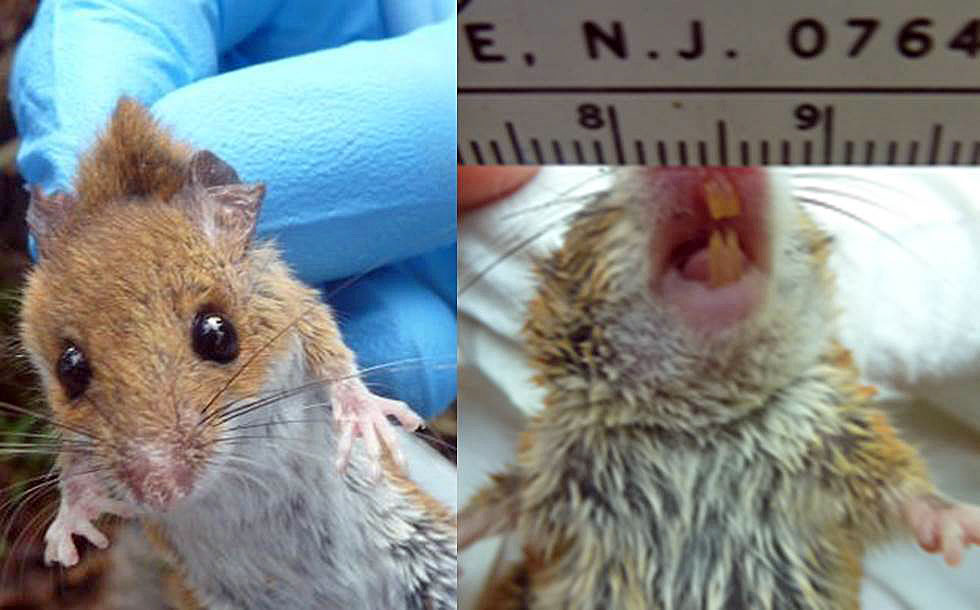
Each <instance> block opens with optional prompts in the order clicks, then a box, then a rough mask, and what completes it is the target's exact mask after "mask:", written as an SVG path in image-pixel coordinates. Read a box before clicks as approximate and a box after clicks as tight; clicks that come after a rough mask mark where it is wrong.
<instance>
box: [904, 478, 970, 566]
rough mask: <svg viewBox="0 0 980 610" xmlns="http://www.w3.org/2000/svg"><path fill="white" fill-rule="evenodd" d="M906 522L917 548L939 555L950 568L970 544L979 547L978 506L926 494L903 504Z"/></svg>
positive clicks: (956, 562) (961, 556)
mask: <svg viewBox="0 0 980 610" xmlns="http://www.w3.org/2000/svg"><path fill="white" fill-rule="evenodd" d="M905 519H906V521H907V522H908V524H909V527H911V528H912V531H913V532H914V533H915V537H916V539H917V540H918V542H919V545H920V546H922V548H923V549H925V550H927V551H929V552H930V553H942V554H943V558H944V559H945V560H946V563H947V564H949V565H951V566H952V565H956V564H958V563H959V562H960V561H961V560H962V559H963V551H964V550H965V549H966V548H967V547H969V546H970V545H971V544H972V545H980V507H977V506H973V505H971V504H963V503H960V502H951V501H949V500H946V499H944V498H941V497H939V496H937V495H935V494H927V495H923V496H917V497H915V498H912V499H911V500H909V501H908V502H907V503H906V505H905Z"/></svg>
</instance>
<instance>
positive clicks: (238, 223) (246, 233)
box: [181, 150, 265, 256]
mask: <svg viewBox="0 0 980 610" xmlns="http://www.w3.org/2000/svg"><path fill="white" fill-rule="evenodd" d="M187 186H188V189H187V194H186V195H185V196H184V197H182V198H181V199H182V200H183V201H184V204H185V206H186V207H188V209H189V211H190V212H191V214H192V216H194V217H195V218H196V219H197V220H198V222H199V224H200V226H201V228H202V229H204V232H205V234H207V235H208V237H209V238H210V239H211V241H212V242H213V243H215V244H216V245H217V244H220V245H222V246H223V247H229V246H230V247H231V248H233V249H234V250H235V251H234V254H235V255H236V256H240V255H241V254H244V252H245V248H246V247H247V246H248V244H249V242H251V240H252V237H253V236H254V235H255V225H256V223H257V222H258V217H259V210H260V208H261V206H262V200H263V198H264V197H265V185H264V184H243V183H242V182H241V181H240V180H239V178H238V173H237V172H235V170H234V168H232V167H231V166H230V165H228V164H227V163H225V162H224V161H222V160H221V159H220V158H219V157H218V156H217V155H216V154H214V153H213V152H211V151H209V150H201V151H198V152H196V153H194V155H193V156H192V157H191V159H190V163H189V165H188V185H187Z"/></svg>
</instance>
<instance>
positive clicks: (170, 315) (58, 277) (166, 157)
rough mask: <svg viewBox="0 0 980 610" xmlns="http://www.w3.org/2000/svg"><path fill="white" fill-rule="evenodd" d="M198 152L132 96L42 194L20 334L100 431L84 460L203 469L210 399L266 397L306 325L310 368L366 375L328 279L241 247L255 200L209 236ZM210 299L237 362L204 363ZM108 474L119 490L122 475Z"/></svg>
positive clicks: (78, 418)
mask: <svg viewBox="0 0 980 610" xmlns="http://www.w3.org/2000/svg"><path fill="white" fill-rule="evenodd" d="M190 159H191V157H190V152H189V149H188V147H186V146H184V145H183V144H180V143H178V142H175V141H174V140H172V139H171V138H170V136H169V135H168V134H167V133H166V132H165V131H164V130H162V129H161V128H160V127H158V126H157V125H156V124H155V123H154V122H153V120H152V119H151V118H150V116H149V114H148V112H147V111H146V110H145V109H143V108H142V107H141V106H139V104H138V103H136V102H134V101H132V100H122V101H120V103H119V106H118V107H117V109H116V111H115V114H114V115H113V118H112V121H111V123H110V125H109V128H108V130H107V131H106V132H105V134H103V135H102V136H101V137H100V139H99V142H98V143H97V145H96V146H95V148H94V149H93V150H92V151H91V152H89V153H88V154H87V155H85V157H84V158H83V159H82V161H81V165H80V167H79V175H78V179H77V181H76V195H74V196H72V195H64V194H58V195H53V196H51V197H44V196H43V195H41V194H40V193H35V202H34V206H35V209H34V214H33V215H32V227H33V229H34V230H35V233H36V234H37V236H38V240H39V245H40V249H41V253H42V260H41V263H40V264H39V265H38V266H36V267H35V269H34V270H33V272H32V273H31V274H30V277H29V280H28V283H27V288H26V294H25V299H24V307H23V314H22V316H23V317H22V325H21V330H22V335H23V340H24V344H25V346H26V347H27V349H28V351H29V352H30V353H31V354H32V356H33V357H34V360H35V365H36V366H37V368H38V369H39V370H40V372H41V377H42V381H43V382H44V386H45V390H46V394H47V399H48V402H49V404H50V405H51V408H52V410H53V412H54V415H55V418H56V420H57V421H58V422H61V423H63V424H64V425H65V426H66V427H67V428H68V429H71V430H76V431H79V432H81V433H84V434H85V435H87V436H90V437H92V438H97V439H99V442H98V443H96V444H95V447H94V449H93V450H92V452H91V454H89V455H86V456H85V459H86V460H89V461H91V462H92V463H94V464H96V465H97V466H99V467H102V468H108V469H111V470H112V471H113V472H118V471H125V468H126V467H127V464H129V463H130V461H131V460H132V456H134V455H137V454H138V453H139V450H140V449H141V448H142V447H144V446H146V445H148V444H153V445H155V446H159V447H163V448H165V450H167V451H170V452H171V454H172V459H173V460H174V462H175V463H177V464H179V465H180V466H181V467H183V468H185V469H186V470H187V471H188V472H190V473H192V475H194V476H196V475H198V474H200V473H201V472H202V471H203V469H204V468H205V463H206V462H207V460H208V458H209V457H210V456H211V454H212V451H213V450H212V449H211V445H212V443H213V442H214V441H215V439H216V438H217V436H218V435H219V434H220V433H221V429H220V426H219V425H216V424H215V423H214V422H212V424H211V425H207V426H201V425H199V424H198V422H199V420H200V413H201V412H202V410H203V409H205V407H206V406H207V405H209V403H211V402H212V401H213V400H214V399H215V397H216V392H217V391H218V390H219V389H220V388H223V387H225V386H227V388H226V390H225V391H224V393H223V394H222V396H221V398H220V399H219V400H217V401H216V402H214V404H212V405H211V406H210V407H208V412H214V411H215V410H217V409H219V408H221V407H222V405H224V404H227V403H228V402H230V401H231V400H234V399H238V398H245V397H253V396H256V395H257V394H258V393H259V392H260V391H261V390H262V388H263V385H264V384H265V383H266V375H267V371H269V370H270V367H271V366H272V363H273V362H276V361H277V359H279V358H281V357H282V354H284V353H286V352H287V351H288V350H289V349H291V346H292V345H294V344H295V343H294V342H295V340H296V338H297V337H299V338H300V339H301V344H302V347H303V355H304V360H305V362H306V364H307V366H308V367H309V370H310V373H311V375H312V377H314V378H318V379H325V380H329V379H337V378H343V377H347V376H353V375H356V373H357V369H356V365H355V363H354V355H353V354H352V352H351V351H350V350H349V349H348V348H347V347H346V346H345V345H344V343H343V341H342V338H341V336H340V332H339V329H338V327H337V324H336V322H335V321H334V319H333V316H332V315H331V311H330V309H329V307H328V306H326V305H325V304H324V303H323V302H322V301H321V300H320V298H319V295H318V294H317V292H316V291H315V290H313V289H312V288H309V287H307V286H305V285H304V284H302V283H301V282H300V281H298V280H297V279H295V278H294V277H293V276H292V275H291V274H290V272H289V270H288V269H287V267H286V266H285V264H284V263H283V262H282V260H281V259H280V258H279V256H278V253H277V252H276V250H275V249H274V248H272V247H270V246H263V245H258V246H253V247H250V248H248V249H247V250H246V249H244V248H245V247H246V246H248V243H247V238H250V237H251V227H248V226H245V224H247V223H248V222H253V223H254V211H255V210H254V209H250V210H241V211H243V212H245V213H250V214H252V216H251V217H250V218H249V217H246V218H245V219H244V222H245V224H243V223H235V222H224V221H225V220H227V219H226V218H219V219H218V221H219V222H216V223H214V226H215V227H217V228H216V229H215V230H214V233H213V234H212V235H208V234H207V232H206V231H202V230H201V228H200V220H201V219H200V218H199V216H197V215H200V214H201V213H205V214H207V213H209V212H208V208H207V207H206V206H205V207H204V208H203V209H204V212H201V211H200V210H201V209H202V208H201V206H198V205H197V203H199V198H200V197H204V196H206V194H205V193H204V191H203V187H206V186H210V185H208V184H204V185H200V184H194V183H193V180H192V173H193V172H192V171H191V170H190V169H189V167H188V162H189V161H190ZM229 169H230V168H229ZM258 192H259V196H261V191H260V190H259V191H258ZM222 194H224V192H223V193H222ZM230 209H231V213H236V211H237V210H236V209H235V208H230ZM243 237H245V239H244V240H243ZM202 310H207V311H217V312H220V313H222V314H225V315H226V316H227V317H228V318H229V319H231V320H233V321H234V325H235V328H236V329H237V334H238V338H239V345H240V355H239V357H238V359H237V360H236V361H235V362H234V363H230V364H228V365H220V364H217V363H208V364H206V365H204V366H202V365H201V361H200V359H199V357H198V356H197V355H196V354H195V353H194V351H193V348H192V346H191V344H190V343H191V342H190V341H189V337H190V332H191V328H190V320H193V319H194V316H195V315H196V313H197V312H199V311H202ZM287 329H292V330H291V331H290V332H284V331H285V330H287ZM67 342H71V343H73V344H75V345H76V346H78V347H79V348H80V349H81V350H82V351H83V352H84V353H85V354H86V356H87V358H88V361H89V363H90V366H91V369H92V378H91V383H90V385H89V387H88V388H87V390H86V391H85V392H84V394H83V395H82V396H81V397H80V398H76V399H75V400H69V398H68V397H67V395H66V393H65V391H64V389H63V388H62V386H61V384H60V383H59V382H58V380H57V372H56V366H57V362H58V359H59V357H60V355H61V353H62V351H63V350H64V349H65V346H66V345H67ZM246 363H247V365H246ZM240 367H242V368H241V373H240V374H237V372H238V371H239V369H240ZM233 373H236V374H237V376H236V377H234V378H232V376H231V375H232V374H233ZM66 459H71V460H75V459H81V458H78V457H76V456H68V457H67V458H66ZM385 469H386V472H387V473H388V477H389V480H390V482H391V484H392V486H393V487H394V488H395V489H396V490H398V491H399V492H400V493H401V494H402V496H403V498H404V499H405V500H406V501H407V502H410V503H412V504H413V505H414V506H417V507H418V509H419V513H421V514H422V515H424V516H425V518H426V519H427V520H429V521H431V522H432V523H433V524H435V526H436V527H438V528H441V529H443V530H444V531H446V532H452V533H453V535H454V533H455V523H454V520H453V519H452V518H451V515H450V514H449V513H448V511H446V509H445V508H444V507H442V506H441V505H440V504H439V503H438V502H436V501H435V500H433V499H431V498H430V497H429V496H428V495H427V494H425V493H424V492H422V491H421V490H420V489H419V488H418V487H417V486H416V485H414V483H411V482H410V481H408V479H407V478H405V477H404V475H403V473H402V472H401V470H400V469H399V468H398V467H397V466H396V465H394V464H393V463H392V462H391V460H388V461H387V463H386V464H385ZM110 486H115V487H116V489H115V490H114V491H119V489H118V488H119V487H121V486H120V485H119V484H118V481H111V482H110ZM147 533H148V535H149V536H150V538H151V539H152V540H154V541H155V543H156V544H157V545H158V546H159V547H160V549H161V550H162V551H163V554H164V555H165V556H169V558H170V563H171V564H172V565H173V567H174V568H173V572H172V574H171V577H170V585H169V587H168V588H169V590H170V591H171V593H172V594H173V596H174V598H173V600H172V601H173V603H175V604H177V606H178V607H179V608H199V607H200V605H199V604H198V602H197V601H196V600H195V596H194V593H193V591H191V589H190V588H189V586H188V585H187V584H186V582H185V579H184V578H182V576H183V571H184V570H183V567H182V566H181V561H180V558H179V557H178V556H177V553H176V552H175V551H174V549H173V548H172V546H171V545H170V544H169V542H168V541H167V539H166V536H165V535H164V533H163V531H162V530H161V529H160V528H157V527H154V526H153V525H152V524H151V525H148V527H147Z"/></svg>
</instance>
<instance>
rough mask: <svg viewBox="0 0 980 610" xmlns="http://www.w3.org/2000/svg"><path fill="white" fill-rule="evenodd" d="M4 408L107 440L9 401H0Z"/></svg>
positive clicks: (98, 439)
mask: <svg viewBox="0 0 980 610" xmlns="http://www.w3.org/2000/svg"><path fill="white" fill-rule="evenodd" d="M4 409H6V410H8V411H13V412H14V413H19V414H20V415H27V416H29V417H33V418H36V419H39V420H41V421H43V422H45V423H47V424H50V425H52V426H55V427H57V428H64V429H65V430H68V431H70V432H74V433H75V434H80V435H82V436H84V437H87V438H90V439H93V440H97V441H101V442H107V441H106V440H105V439H103V438H101V437H99V436H98V435H96V434H95V433H94V432H91V431H89V430H85V429H83V428H81V427H78V426H69V425H68V424H63V423H61V422H58V421H56V420H55V419H54V418H53V417H49V416H47V415H43V414H41V413H37V412H35V411H32V410H30V409H25V408H24V407H19V406H17V405H15V404H11V403H9V402H3V401H0V410H4Z"/></svg>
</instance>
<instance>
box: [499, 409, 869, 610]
mask: <svg viewBox="0 0 980 610" xmlns="http://www.w3.org/2000/svg"><path fill="white" fill-rule="evenodd" d="M767 415H768V414H765V413H762V414H758V415H756V416H754V417H750V418H749V420H748V421H746V422H743V423H741V424H740V425H729V427H727V428H719V429H716V430H711V429H706V430H704V431H703V433H704V434H705V435H706V437H705V438H701V439H697V438H694V437H692V436H691V435H690V434H689V433H686V432H685V433H683V434H681V433H678V432H676V431H667V430H664V429H660V428H655V427H648V426H624V427H619V428H612V429H609V428H606V429H604V428H599V427H584V428H582V429H580V430H579V431H577V432H572V433H571V434H569V433H567V431H566V433H565V434H563V435H552V434H553V433H552V432H548V433H546V434H547V435H548V436H550V441H551V442H550V443H549V442H548V441H545V443H543V444H544V445H549V444H550V445H551V446H550V451H549V450H548V449H545V450H543V452H537V451H533V452H525V453H524V454H523V456H524V457H525V458H530V459H532V460H538V459H546V458H545V457H544V456H545V455H547V454H549V453H550V455H551V458H547V459H548V461H549V463H550V466H548V467H546V468H544V467H542V466H543V464H541V463H540V462H539V463H536V464H529V463H528V462H524V464H523V466H524V467H525V468H524V473H525V476H526V477H527V478H526V481H525V483H526V485H525V493H524V494H523V497H522V500H521V501H522V511H521V517H520V523H519V530H520V531H521V535H522V539H523V540H524V542H525V543H526V544H527V545H528V547H529V548H530V549H532V550H531V551H530V552H529V553H528V558H529V561H528V563H527V567H528V571H529V582H531V583H532V584H531V586H530V587H529V595H528V597H527V598H526V600H525V601H526V604H527V605H526V607H527V608H558V607H563V608H569V607H572V608H583V609H584V608H605V607H608V608H656V609H662V610H689V609H690V610H693V609H708V610H714V609H717V610H739V609H745V610H748V609H750V608H751V609H756V608H772V609H780V610H782V609H800V610H809V609H824V608H826V609H831V608H833V609H839V608H847V607H851V605H850V603H851V602H850V601H848V600H853V603H855V604H856V599H857V598H856V593H857V583H858V579H859V574H860V567H859V563H858V562H859V557H860V543H858V542H855V541H854V540H855V539H853V538H850V537H848V535H847V527H846V525H845V520H844V519H843V518H842V516H841V514H840V513H839V511H838V510H837V508H836V507H835V503H834V498H833V492H832V491H831V490H832V486H831V485H828V484H827V481H826V480H825V479H824V477H825V474H826V473H825V472H823V471H822V470H821V468H820V466H819V460H816V459H814V458H815V456H816V454H815V452H818V451H820V450H821V449H820V448H821V447H822V446H824V445H826V444H828V443H834V442H836V440H835V438H834V436H833V433H832V430H833V428H834V426H833V425H829V426H828V425H827V423H826V422H823V425H822V426H820V427H817V426H811V425H808V424H807V423H806V422H805V421H804V423H803V425H799V424H797V425H796V426H791V418H790V417H788V416H789V414H788V413H787V414H786V415H787V416H786V417H782V416H781V415H780V414H779V413H776V414H773V415H772V416H771V417H767ZM740 426H745V427H746V428H745V429H741V428H740ZM544 429H548V430H551V429H552V428H550V427H549V428H544ZM709 435H715V437H714V438H708V436H709ZM780 437H782V438H780ZM776 447H778V449H776V452H777V453H778V454H779V457H778V459H776V458H774V457H773V455H772V451H773V449H774V448H776ZM529 466H530V468H528V467H529ZM583 564H587V565H583ZM583 568H584V569H583ZM571 574H575V575H576V576H575V577H571V576H569V575H571ZM583 574H586V575H588V576H587V577H585V578H582V577H581V575H583ZM573 580H574V581H573ZM854 607H856V606H854Z"/></svg>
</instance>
